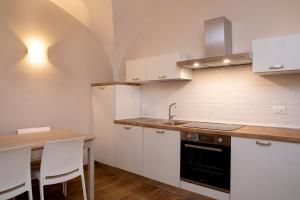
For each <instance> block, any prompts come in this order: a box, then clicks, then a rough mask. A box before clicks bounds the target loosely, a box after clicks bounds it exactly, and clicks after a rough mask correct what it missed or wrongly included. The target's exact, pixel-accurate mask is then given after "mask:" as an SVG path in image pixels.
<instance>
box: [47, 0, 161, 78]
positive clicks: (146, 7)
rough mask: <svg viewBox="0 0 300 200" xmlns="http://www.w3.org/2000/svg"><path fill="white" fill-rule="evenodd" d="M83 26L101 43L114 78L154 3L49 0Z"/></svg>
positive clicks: (143, 0)
mask: <svg viewBox="0 0 300 200" xmlns="http://www.w3.org/2000/svg"><path fill="white" fill-rule="evenodd" d="M50 1H51V2H52V3H54V4H56V5H57V6H59V7H60V8H62V9H63V10H64V11H65V12H67V13H68V14H70V15H72V16H73V17H74V18H76V19H77V20H78V21H80V22H81V23H82V24H83V25H84V26H86V27H87V28H88V29H89V30H90V31H91V32H92V33H93V34H94V35H95V36H96V37H97V38H98V40H99V41H100V42H101V43H102V45H103V46H104V48H105V50H106V52H107V54H108V56H109V57H110V60H111V63H112V66H113V68H114V72H115V73H114V74H115V78H117V76H118V74H117V72H118V69H119V67H120V65H121V62H122V60H123V56H124V54H125V52H126V49H127V48H128V47H129V45H130V44H131V42H132V40H133V39H134V37H135V36H136V35H137V34H138V32H139V30H140V29H141V28H142V27H143V25H144V24H145V23H146V22H147V20H148V19H149V18H150V13H151V10H152V9H154V6H156V5H157V4H158V0H76V1H74V0H50Z"/></svg>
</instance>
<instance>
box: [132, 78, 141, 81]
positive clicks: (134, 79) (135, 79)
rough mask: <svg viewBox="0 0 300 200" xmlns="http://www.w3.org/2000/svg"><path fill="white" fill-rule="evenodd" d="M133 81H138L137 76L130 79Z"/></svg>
mask: <svg viewBox="0 0 300 200" xmlns="http://www.w3.org/2000/svg"><path fill="white" fill-rule="evenodd" d="M132 80H133V81H138V80H140V79H139V78H133V79H132Z"/></svg>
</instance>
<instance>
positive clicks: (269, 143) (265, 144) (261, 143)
mask: <svg viewBox="0 0 300 200" xmlns="http://www.w3.org/2000/svg"><path fill="white" fill-rule="evenodd" d="M256 144H257V145H259V146H265V147H269V146H271V145H272V143H271V142H260V141H256Z"/></svg>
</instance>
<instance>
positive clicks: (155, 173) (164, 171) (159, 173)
mask: <svg viewBox="0 0 300 200" xmlns="http://www.w3.org/2000/svg"><path fill="white" fill-rule="evenodd" d="M144 176H145V177H147V178H150V179H154V180H157V181H160V182H163V183H166V184H169V185H173V186H176V187H179V185H180V132H178V131H170V130H159V129H152V128H144Z"/></svg>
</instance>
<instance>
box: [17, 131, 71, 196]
mask: <svg viewBox="0 0 300 200" xmlns="http://www.w3.org/2000/svg"><path fill="white" fill-rule="evenodd" d="M50 130H51V129H50V127H49V126H45V127H36V128H24V129H18V135H23V134H27V133H39V132H49V131H50ZM34 157H35V156H34ZM37 165H40V160H34V161H33V162H32V167H35V168H36V167H37ZM63 194H64V196H65V197H66V196H67V183H66V182H65V183H63Z"/></svg>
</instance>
